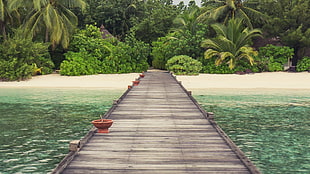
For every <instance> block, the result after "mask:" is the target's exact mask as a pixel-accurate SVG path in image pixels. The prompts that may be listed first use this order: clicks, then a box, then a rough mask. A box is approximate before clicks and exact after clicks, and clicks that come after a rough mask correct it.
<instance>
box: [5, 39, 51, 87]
mask: <svg viewBox="0 0 310 174" xmlns="http://www.w3.org/2000/svg"><path fill="white" fill-rule="evenodd" d="M53 67H54V64H53V62H52V61H51V59H50V55H49V52H48V45H46V44H43V43H35V42H32V40H31V39H24V38H19V37H13V38H9V39H8V40H6V41H4V42H3V43H2V45H1V46H0V80H6V81H12V80H24V79H28V78H30V77H31V76H32V74H36V73H34V71H36V70H37V69H40V74H47V73H51V72H52V68H53Z"/></svg>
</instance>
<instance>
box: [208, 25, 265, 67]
mask: <svg viewBox="0 0 310 174" xmlns="http://www.w3.org/2000/svg"><path fill="white" fill-rule="evenodd" d="M212 27H213V29H214V30H215V31H216V33H217V37H216V38H212V39H206V40H204V41H203V42H202V47H205V48H206V49H207V50H206V52H205V58H206V59H210V58H213V57H217V59H216V60H215V64H216V65H220V64H222V63H227V64H228V65H229V68H230V69H233V68H235V66H236V65H238V63H239V62H240V61H242V59H246V60H248V61H249V63H250V64H251V65H253V62H254V58H253V56H255V55H256V54H257V52H256V51H255V50H254V49H253V48H252V47H250V46H249V43H250V41H251V39H252V38H253V37H257V36H261V31H260V30H258V29H252V30H251V29H249V28H247V27H244V26H243V20H238V19H231V20H229V21H228V24H227V25H223V24H214V25H212Z"/></svg>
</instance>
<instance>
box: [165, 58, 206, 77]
mask: <svg viewBox="0 0 310 174" xmlns="http://www.w3.org/2000/svg"><path fill="white" fill-rule="evenodd" d="M166 67H167V69H168V70H169V71H172V72H173V73H175V74H177V75H197V74H199V72H200V70H201V69H202V63H201V62H199V61H198V60H195V59H193V58H191V57H189V56H186V55H179V56H174V57H172V58H171V59H169V60H168V61H167V64H166Z"/></svg>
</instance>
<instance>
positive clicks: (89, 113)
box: [0, 88, 123, 174]
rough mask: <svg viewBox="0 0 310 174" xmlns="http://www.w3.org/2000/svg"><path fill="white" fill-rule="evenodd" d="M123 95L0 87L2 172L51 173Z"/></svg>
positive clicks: (108, 92)
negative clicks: (71, 145)
mask: <svg viewBox="0 0 310 174" xmlns="http://www.w3.org/2000/svg"><path fill="white" fill-rule="evenodd" d="M122 93H123V92H122V91H113V90H102V89H54V88H50V89H43V88H37V89H30V88H29V89H28V88H27V89H21V88H19V89H6V88H0V132H1V134H0V173H3V174H4V173H48V172H50V171H51V170H52V169H53V168H54V167H55V166H56V164H57V163H59V162H60V160H61V159H62V158H63V157H64V156H65V154H67V153H68V144H69V142H70V141H71V140H76V139H80V138H81V137H83V136H84V135H85V134H86V133H87V132H88V130H89V129H90V128H91V127H92V125H91V123H90V122H91V121H92V120H94V119H98V118H100V117H99V116H100V115H101V114H102V113H104V112H106V111H107V110H108V109H109V108H110V107H111V105H112V101H113V100H114V99H118V98H119V97H120V95H121V94H122Z"/></svg>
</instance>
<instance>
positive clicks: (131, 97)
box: [63, 72, 251, 174]
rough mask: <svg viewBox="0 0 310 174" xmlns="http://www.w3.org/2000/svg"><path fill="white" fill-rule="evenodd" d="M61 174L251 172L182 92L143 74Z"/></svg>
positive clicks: (168, 80) (156, 75)
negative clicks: (104, 128)
mask: <svg viewBox="0 0 310 174" xmlns="http://www.w3.org/2000/svg"><path fill="white" fill-rule="evenodd" d="M109 118H110V119H113V120H114V124H113V126H112V127H111V128H110V133H109V134H100V133H95V134H94V136H93V137H92V138H91V139H90V140H89V142H88V143H86V144H85V145H84V146H83V148H82V150H81V151H79V152H78V155H76V156H75V158H74V160H73V161H72V162H71V163H70V164H69V165H68V166H67V167H66V169H65V170H64V171H63V173H65V174H66V173H81V174H82V173H83V174H85V173H122V174H123V173H132V174H140V173H141V174H142V173H143V174H147V173H152V174H153V173H160V174H162V173H167V174H169V173H178V174H183V173H189V174H192V173H220V174H224V173H236V174H242V173H251V172H250V171H249V169H248V168H247V167H246V166H245V165H244V163H243V162H242V161H241V160H240V159H239V157H238V156H237V155H236V153H235V152H234V151H233V150H232V149H231V147H230V146H228V144H227V143H226V141H225V140H224V139H223V138H222V137H221V135H220V134H219V133H218V131H217V130H216V129H215V128H214V127H213V126H212V125H211V124H210V122H209V121H208V120H207V119H206V118H205V116H204V114H203V113H202V112H201V111H200V110H199V109H198V108H197V106H196V105H195V103H194V102H193V101H192V100H191V99H190V97H189V96H188V95H187V93H186V92H185V91H184V89H183V88H182V87H181V86H180V85H179V84H178V83H177V82H176V80H175V79H174V78H173V77H172V76H171V75H170V74H168V73H165V72H147V73H146V75H145V78H142V79H141V82H140V84H139V86H135V87H133V88H132V89H131V90H130V91H129V92H128V94H127V95H126V97H125V98H124V99H123V100H122V101H120V103H119V104H118V105H117V107H116V108H115V110H114V111H113V112H112V113H111V114H110V115H109Z"/></svg>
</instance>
